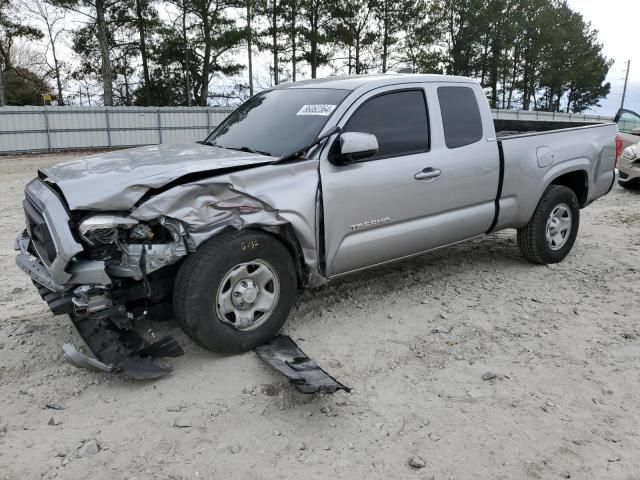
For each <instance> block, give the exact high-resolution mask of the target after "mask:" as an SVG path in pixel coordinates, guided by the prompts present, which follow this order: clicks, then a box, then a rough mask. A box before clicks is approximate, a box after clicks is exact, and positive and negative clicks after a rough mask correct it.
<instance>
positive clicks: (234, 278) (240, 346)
mask: <svg viewBox="0 0 640 480" xmlns="http://www.w3.org/2000/svg"><path fill="white" fill-rule="evenodd" d="M296 295H297V276H296V269H295V264H294V262H293V258H292V256H291V254H290V253H289V250H287V248H286V247H285V246H284V245H283V244H282V243H281V242H280V241H279V240H278V239H277V238H276V237H274V236H273V235H270V234H268V233H266V232H262V231H259V230H243V231H240V232H233V233H226V234H222V235H220V236H218V237H214V238H212V239H211V240H209V241H208V242H206V243H205V244H204V245H201V246H200V248H199V249H198V250H197V251H196V252H195V253H194V254H192V255H190V256H189V257H188V258H187V259H186V260H185V261H184V263H183V264H182V265H181V267H180V270H179V272H178V276H177V278H176V283H175V286H174V309H175V315H176V319H177V321H178V323H179V324H180V326H181V327H182V328H183V330H184V331H185V333H186V334H187V335H188V336H189V337H191V338H192V339H193V340H194V341H196V342H197V343H198V344H200V345H202V346H203V347H205V348H207V349H209V350H213V351H215V352H221V353H235V352H243V351H247V350H251V349H253V348H255V347H257V346H259V345H262V344H263V343H265V342H266V341H268V340H269V339H270V338H271V337H273V336H274V335H275V334H276V333H278V331H279V330H280V328H282V325H283V324H284V322H285V321H286V319H287V317H288V315H289V312H290V310H291V308H292V307H293V304H294V302H295V299H296Z"/></svg>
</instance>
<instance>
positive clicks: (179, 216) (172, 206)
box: [130, 180, 287, 251]
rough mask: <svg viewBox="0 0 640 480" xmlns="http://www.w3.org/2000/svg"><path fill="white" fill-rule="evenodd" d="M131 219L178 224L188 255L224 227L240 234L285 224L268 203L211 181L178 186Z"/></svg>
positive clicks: (228, 185) (137, 210)
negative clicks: (166, 220) (184, 234)
mask: <svg viewBox="0 0 640 480" xmlns="http://www.w3.org/2000/svg"><path fill="white" fill-rule="evenodd" d="M130 216H131V217H133V218H135V219H136V220H140V221H149V220H153V219H156V218H160V217H169V218H174V219H176V220H179V221H180V222H182V223H183V225H184V226H185V229H186V231H187V234H188V237H187V242H188V248H189V250H191V251H193V250H195V249H196V248H197V247H198V246H199V245H200V244H202V243H204V242H205V241H206V240H208V239H209V238H211V237H213V236H214V235H216V234H217V233H219V232H221V231H222V230H224V229H225V228H227V227H233V228H236V229H238V230H242V229H243V228H247V226H280V225H284V224H286V223H287V221H286V220H285V219H284V218H282V217H280V215H278V212H277V211H276V210H275V209H274V208H273V207H271V206H270V205H268V204H267V203H265V202H263V201H261V200H259V199H257V198H255V197H253V196H251V195H249V194H248V193H247V192H243V191H241V190H240V189H238V188H236V187H234V186H233V185H231V184H229V183H212V182H211V180H206V181H200V182H194V183H189V184H186V185H178V186H176V187H174V188H172V189H170V190H168V191H166V192H163V193H161V194H159V195H156V196H155V197H153V198H151V199H150V200H148V201H146V202H145V203H143V204H142V205H140V206H139V207H138V208H136V209H135V210H134V211H133V212H131V215H130Z"/></svg>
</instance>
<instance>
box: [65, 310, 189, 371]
mask: <svg viewBox="0 0 640 480" xmlns="http://www.w3.org/2000/svg"><path fill="white" fill-rule="evenodd" d="M71 318H72V321H73V323H74V325H75V326H76V329H77V330H78V333H79V334H80V336H81V337H82V339H83V340H84V341H85V343H86V345H87V347H88V348H89V350H90V351H91V353H93V354H94V355H95V357H96V358H91V357H88V356H87V355H84V354H82V353H80V352H79V351H78V350H77V349H76V348H75V347H74V346H73V345H71V344H66V345H65V346H64V347H63V351H64V356H65V358H66V359H67V361H68V362H69V363H71V364H72V365H74V366H76V367H80V368H86V369H89V370H95V371H103V372H108V373H115V374H120V375H122V376H125V377H128V378H132V379H135V380H149V379H154V378H160V377H164V376H165V375H167V374H169V373H171V371H172V369H171V367H168V366H165V365H163V364H161V363H160V362H159V361H158V358H157V357H172V358H176V357H179V356H180V355H183V354H184V350H183V349H182V347H181V346H180V344H179V343H178V341H177V340H176V339H175V338H173V337H172V336H170V335H167V336H165V337H163V338H161V339H160V340H158V341H156V342H154V343H148V342H145V341H144V340H143V339H142V337H141V336H140V335H139V334H138V333H137V332H135V331H134V330H123V329H120V328H118V327H116V326H115V325H114V324H113V323H112V322H110V321H109V320H108V319H95V318H91V317H78V316H75V315H73V316H72V317H71Z"/></svg>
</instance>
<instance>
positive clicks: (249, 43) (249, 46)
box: [246, 0, 253, 97]
mask: <svg viewBox="0 0 640 480" xmlns="http://www.w3.org/2000/svg"><path fill="white" fill-rule="evenodd" d="M246 1H247V55H248V57H249V58H248V60H249V62H248V66H249V96H251V97H253V54H252V49H253V45H252V40H253V38H252V37H253V30H252V26H251V16H252V15H253V12H252V11H251V7H252V1H251V0H246Z"/></svg>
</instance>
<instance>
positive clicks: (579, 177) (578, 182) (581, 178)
mask: <svg viewBox="0 0 640 480" xmlns="http://www.w3.org/2000/svg"><path fill="white" fill-rule="evenodd" d="M551 185H563V186H565V187H568V188H570V189H571V190H573V193H575V194H576V197H578V204H579V205H580V208H582V207H584V206H585V205H586V204H587V198H588V196H589V177H588V176H587V172H585V171H584V170H576V171H575V172H569V173H565V174H564V175H560V176H559V177H558V178H556V179H554V180H553V182H551Z"/></svg>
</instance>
